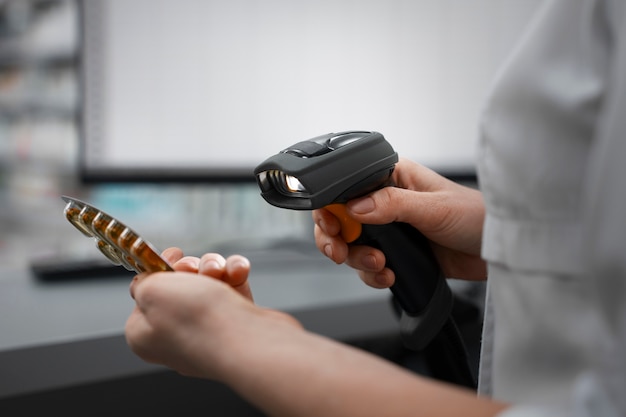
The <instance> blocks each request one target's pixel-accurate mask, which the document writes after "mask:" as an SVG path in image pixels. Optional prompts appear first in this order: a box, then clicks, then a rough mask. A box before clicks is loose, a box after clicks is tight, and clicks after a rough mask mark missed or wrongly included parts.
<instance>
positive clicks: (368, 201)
mask: <svg viewBox="0 0 626 417" xmlns="http://www.w3.org/2000/svg"><path fill="white" fill-rule="evenodd" d="M348 208H349V209H350V210H351V211H353V212H355V213H357V214H366V213H369V212H371V211H374V209H375V208H376V205H375V204H374V199H373V198H371V197H364V198H361V199H359V200H353V201H350V202H349V203H348Z"/></svg>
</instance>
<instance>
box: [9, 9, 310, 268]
mask: <svg viewBox="0 0 626 417" xmlns="http://www.w3.org/2000/svg"><path fill="white" fill-rule="evenodd" d="M82 13H83V11H82V10H81V4H80V2H78V1H75V0H3V1H0V279H2V278H3V275H5V274H6V271H11V270H15V269H22V268H30V267H31V266H32V265H33V264H37V263H38V262H49V261H57V262H58V263H59V264H60V265H62V264H63V263H67V262H75V261H82V260H89V259H95V260H99V259H100V256H101V255H100V254H99V253H98V252H97V249H96V248H95V246H94V245H93V244H91V242H90V241H89V240H88V239H87V238H85V237H83V236H82V235H81V234H79V233H77V232H76V231H75V230H74V228H73V227H72V226H71V225H70V224H69V223H68V222H67V221H66V220H65V218H64V216H63V208H64V204H65V203H64V202H63V201H62V200H61V198H60V196H61V195H64V194H66V195H70V196H73V197H77V198H80V199H83V200H84V201H87V202H89V203H92V204H93V205H95V206H97V207H98V208H101V209H102V210H104V211H106V212H108V213H110V214H112V215H114V216H116V217H118V218H119V219H120V220H122V221H123V222H125V223H126V224H127V225H129V226H131V227H132V228H133V229H135V230H136V231H137V232H139V233H140V234H142V235H144V237H146V238H147V239H148V240H149V241H151V242H152V243H153V244H154V245H155V246H156V247H157V248H158V249H164V248H165V247H168V246H180V247H182V248H184V249H185V250H186V251H188V252H189V253H190V254H191V253H194V254H195V253H203V252H204V251H206V250H210V249H211V248H212V247H213V246H214V245H215V244H217V243H219V244H223V243H229V242H231V241H238V240H241V238H242V236H244V235H245V240H246V242H248V243H252V244H255V243H256V241H257V239H273V238H279V239H280V238H281V237H285V236H289V237H290V238H298V237H300V236H304V235H306V236H310V232H311V227H312V226H311V224H310V219H309V218H310V214H309V213H297V212H292V211H285V210H278V209H275V208H274V207H271V206H269V205H268V204H267V203H265V202H264V201H263V200H262V199H261V198H260V196H259V192H258V189H257V187H256V185H255V184H254V183H253V182H252V181H249V180H248V181H247V182H246V181H244V182H243V183H242V182H241V181H238V182H237V183H236V184H235V183H232V182H229V181H221V180H218V181H207V182H205V183H202V182H199V181H192V182H189V181H183V183H181V182H165V183H164V182H160V181H158V180H150V181H148V182H142V181H139V182H135V181H134V179H133V178H126V179H125V180H124V181H122V182H120V181H117V180H115V181H107V180H104V181H96V182H95V183H93V182H91V183H90V182H88V181H84V178H83V176H82V172H81V155H80V153H81V146H83V145H81V144H80V141H81V140H83V139H85V138H84V137H83V138H81V134H82V133H84V132H85V130H84V129H82V120H83V117H84V114H83V110H84V109H83V104H84V96H83V94H84V91H81V86H84V84H82V82H81V80H82V75H81V69H82V68H83V67H82V62H83V61H82V59H83V55H82V54H81V34H83V33H84V31H83V29H81V27H80V23H81V21H80V19H81V16H82ZM132 140H133V138H124V139H123V141H127V142H128V143H129V144H130V142H132ZM273 151H278V149H275V150H272V152H273ZM165 153H167V151H166V152H165ZM266 156H269V154H268V155H266ZM254 157H256V158H259V162H260V160H261V158H263V157H265V156H261V155H254ZM3 271H5V273H4V274H3Z"/></svg>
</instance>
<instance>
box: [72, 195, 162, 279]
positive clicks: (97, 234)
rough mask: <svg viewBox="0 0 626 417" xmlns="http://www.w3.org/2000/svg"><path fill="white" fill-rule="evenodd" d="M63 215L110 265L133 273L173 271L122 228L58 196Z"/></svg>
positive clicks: (104, 215) (88, 207) (100, 213)
mask: <svg viewBox="0 0 626 417" xmlns="http://www.w3.org/2000/svg"><path fill="white" fill-rule="evenodd" d="M62 199H63V200H64V201H65V202H66V203H67V204H66V205H65V209H64V214H65V217H66V218H67V220H68V221H69V222H70V223H71V224H72V225H73V226H74V227H75V228H76V229H78V230H79V231H80V232H81V233H82V234H84V235H85V236H87V237H90V238H93V239H94V240H95V242H96V246H97V248H98V249H99V250H100V252H102V254H104V256H106V257H107V258H108V259H109V260H110V261H111V262H112V263H113V264H114V265H121V266H123V267H124V268H126V269H128V270H129V271H135V272H137V273H142V272H158V271H173V268H172V267H171V266H170V265H169V264H168V263H167V261H165V260H164V259H163V258H162V257H161V256H160V255H159V254H158V253H157V251H156V249H155V248H154V247H153V246H152V245H151V244H150V242H147V241H146V240H144V239H143V238H142V237H141V236H139V235H138V234H137V233H136V232H135V231H134V230H132V229H131V228H129V227H127V226H126V225H125V224H123V223H122V222H120V221H119V220H117V219H116V218H114V217H112V216H110V215H109V214H107V213H105V212H103V211H102V210H99V209H97V208H95V207H93V206H91V205H89V204H87V203H85V202H83V201H80V200H78V199H76V198H72V197H68V196H62Z"/></svg>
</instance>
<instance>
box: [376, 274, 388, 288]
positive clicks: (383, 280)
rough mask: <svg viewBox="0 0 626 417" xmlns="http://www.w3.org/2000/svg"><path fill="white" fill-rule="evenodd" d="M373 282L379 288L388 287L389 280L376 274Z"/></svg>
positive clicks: (384, 275) (383, 275) (385, 276)
mask: <svg viewBox="0 0 626 417" xmlns="http://www.w3.org/2000/svg"><path fill="white" fill-rule="evenodd" d="M374 281H376V283H377V284H378V285H380V286H381V287H388V286H389V279H388V278H387V275H386V274H382V273H381V274H376V276H375V277H374Z"/></svg>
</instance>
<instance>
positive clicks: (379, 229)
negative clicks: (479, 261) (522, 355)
mask: <svg viewBox="0 0 626 417" xmlns="http://www.w3.org/2000/svg"><path fill="white" fill-rule="evenodd" d="M326 209H328V210H329V211H330V212H332V213H333V214H334V215H335V216H337V218H338V219H339V221H340V223H341V236H342V237H343V239H344V240H345V241H346V242H347V243H348V244H350V245H367V246H371V247H374V248H376V249H379V250H381V251H382V252H383V254H384V255H385V266H386V267H388V268H389V269H391V270H392V271H393V272H394V274H395V282H394V284H393V285H392V286H391V287H390V290H391V292H392V293H393V295H394V297H395V299H396V301H397V303H398V305H399V306H400V307H401V309H402V317H401V330H402V334H403V338H404V340H405V342H406V343H407V344H408V345H411V346H414V347H417V348H422V347H424V346H425V345H426V344H428V342H429V341H430V340H431V339H432V338H433V337H435V336H436V334H437V333H438V332H439V331H440V330H441V328H442V327H443V326H444V324H445V322H446V320H447V318H448V317H449V315H450V311H451V309H452V293H451V291H450V288H449V286H448V284H447V282H446V279H445V276H444V275H443V272H442V271H441V268H440V267H439V263H438V262H437V259H436V258H435V255H434V253H433V251H432V248H431V247H430V243H429V241H428V239H427V238H426V237H425V236H424V235H423V234H422V233H421V232H420V231H419V230H417V229H416V228H415V227H413V226H411V225H410V224H408V223H401V222H394V223H389V224H384V225H373V224H361V223H359V222H358V221H356V220H354V219H353V218H352V217H350V216H349V215H348V212H347V209H346V206H345V204H330V205H328V206H326Z"/></svg>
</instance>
